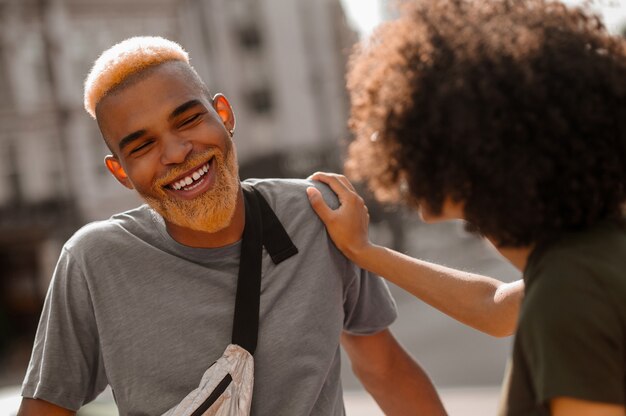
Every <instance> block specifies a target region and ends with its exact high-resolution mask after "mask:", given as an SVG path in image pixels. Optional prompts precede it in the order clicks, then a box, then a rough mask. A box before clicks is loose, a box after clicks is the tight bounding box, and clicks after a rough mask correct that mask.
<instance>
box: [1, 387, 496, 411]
mask: <svg viewBox="0 0 626 416" xmlns="http://www.w3.org/2000/svg"><path fill="white" fill-rule="evenodd" d="M439 393H440V395H441V398H442V400H443V402H444V405H445V407H446V409H447V411H448V413H449V416H486V415H495V414H496V409H497V402H498V395H499V388H498V387H495V386H491V387H465V388H443V389H440V390H439ZM20 399H21V398H20V396H19V388H18V387H10V388H3V389H0V416H15V415H16V414H17V409H18V408H19V403H20ZM344 400H345V406H346V415H347V416H384V413H383V412H382V411H381V410H380V408H379V407H378V405H377V404H376V402H374V400H373V399H372V398H371V397H370V396H369V395H367V394H366V393H364V392H363V391H358V390H353V391H346V392H345V394H344ZM116 415H117V408H116V407H115V404H114V403H113V397H112V396H111V395H110V393H109V392H108V391H106V392H105V393H104V394H103V395H102V396H101V397H99V398H98V399H96V401H94V402H92V403H90V404H89V405H87V406H85V407H84V408H83V409H81V410H80V412H78V416H116Z"/></svg>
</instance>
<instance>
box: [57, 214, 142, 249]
mask: <svg viewBox="0 0 626 416" xmlns="http://www.w3.org/2000/svg"><path fill="white" fill-rule="evenodd" d="M152 215H153V214H152V211H151V210H150V208H149V207H148V206H147V205H142V206H140V207H137V208H134V209H131V210H128V211H124V212H120V213H118V214H115V215H113V216H111V217H110V218H107V219H105V220H98V221H93V222H90V223H88V224H85V225H84V226H82V227H81V228H80V229H78V230H77V231H76V232H75V233H74V234H73V235H72V236H71V237H70V238H69V239H68V240H67V242H66V243H65V248H66V249H67V250H69V251H70V252H75V251H82V252H88V251H90V250H92V249H93V248H95V247H102V246H105V245H106V244H107V242H111V243H114V242H115V241H118V242H119V239H120V238H122V237H123V236H124V235H127V234H128V233H129V232H130V233H133V230H135V229H137V228H140V227H141V224H146V223H147V222H150V221H151V219H150V218H151V216H152Z"/></svg>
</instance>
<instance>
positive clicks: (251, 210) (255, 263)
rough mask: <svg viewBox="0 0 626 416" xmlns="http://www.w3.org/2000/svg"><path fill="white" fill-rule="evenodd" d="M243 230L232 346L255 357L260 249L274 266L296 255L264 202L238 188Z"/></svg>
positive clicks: (253, 192)
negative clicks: (264, 251)
mask: <svg viewBox="0 0 626 416" xmlns="http://www.w3.org/2000/svg"><path fill="white" fill-rule="evenodd" d="M241 187H242V189H243V196H244V204H245V211H246V213H245V218H246V219H245V221H246V223H245V226H244V230H243V238H242V242H241V257H240V260H239V275H238V277H237V295H236V298H235V317H234V322H233V336H232V343H233V344H236V345H239V346H241V347H243V348H245V349H246V350H247V351H248V352H249V353H250V354H254V351H255V350H256V345H257V339H258V335H259V306H260V297H261V268H262V257H263V246H265V249H266V250H267V252H268V253H269V254H270V257H271V258H272V261H273V262H274V264H278V263H280V262H282V261H284V260H286V259H288V258H289V257H291V256H293V255H295V254H297V253H298V249H297V248H296V246H295V245H294V244H293V242H292V241H291V238H289V235H288V234H287V232H286V231H285V229H284V227H283V225H282V224H281V223H280V220H279V219H278V217H276V214H275V213H274V211H272V208H271V207H270V206H269V204H268V203H267V201H266V200H265V198H263V196H262V195H261V194H260V193H259V192H258V191H257V190H256V189H254V188H253V187H252V186H251V185H249V184H244V183H242V184H241Z"/></svg>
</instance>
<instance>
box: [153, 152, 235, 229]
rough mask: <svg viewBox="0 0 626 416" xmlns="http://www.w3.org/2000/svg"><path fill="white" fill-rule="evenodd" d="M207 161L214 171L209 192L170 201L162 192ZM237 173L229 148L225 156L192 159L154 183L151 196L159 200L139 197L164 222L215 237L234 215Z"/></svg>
mask: <svg viewBox="0 0 626 416" xmlns="http://www.w3.org/2000/svg"><path fill="white" fill-rule="evenodd" d="M211 157H214V158H215V160H214V161H213V163H212V166H211V169H214V172H213V175H215V183H214V184H213V187H212V188H211V189H209V190H207V191H206V192H205V193H203V194H202V195H199V196H198V197H196V198H194V199H191V200H182V199H174V198H172V196H171V195H169V194H168V193H167V192H165V191H164V190H163V186H164V185H167V184H169V183H171V182H172V181H173V180H174V179H176V178H177V177H178V176H180V175H181V174H183V173H185V172H186V171H188V170H189V169H192V168H193V167H194V166H197V165H199V164H200V163H202V162H204V161H207V160H210V159H211ZM237 171H238V170H237V158H236V156H235V151H234V149H233V147H232V145H231V146H229V147H228V148H227V149H226V155H224V154H223V153H222V152H220V151H219V150H215V149H212V150H209V151H207V152H204V153H202V154H199V155H196V156H194V157H193V158H192V159H191V160H189V162H188V163H186V164H185V166H181V167H180V168H176V169H174V170H172V171H170V172H168V174H167V176H166V177H164V178H160V179H159V180H157V181H156V183H155V185H154V189H153V193H154V194H155V195H160V196H161V198H156V197H153V196H148V195H142V197H143V198H144V199H145V200H146V202H147V203H148V205H150V206H151V207H152V208H153V209H154V210H155V211H156V212H158V213H159V214H160V215H161V216H162V217H163V218H164V219H165V220H166V221H168V222H171V223H173V224H176V225H178V226H180V227H185V228H189V229H192V230H195V231H203V232H206V233H215V232H217V231H220V230H223V229H224V228H226V227H227V226H228V225H229V224H230V223H231V221H232V219H233V216H234V214H235V208H236V205H237V196H238V193H239V175H238V172H237Z"/></svg>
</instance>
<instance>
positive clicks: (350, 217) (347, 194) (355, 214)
mask: <svg viewBox="0 0 626 416" xmlns="http://www.w3.org/2000/svg"><path fill="white" fill-rule="evenodd" d="M309 179H311V180H315V181H320V182H324V183H325V184H327V185H328V186H330V188H331V189H332V190H333V191H334V192H335V193H336V194H337V197H338V198H339V204H340V205H339V208H337V209H336V210H332V209H331V208H330V207H329V206H328V205H326V202H325V201H324V198H323V197H322V194H321V193H320V191H319V190H317V189H315V188H314V187H309V188H307V190H306V192H307V195H308V197H309V201H310V202H311V206H312V207H313V210H314V211H315V212H316V213H317V215H318V216H319V217H320V219H321V220H322V221H323V222H324V224H325V225H326V229H327V230H328V234H329V235H330V237H331V238H332V240H333V242H334V243H335V245H336V246H337V248H339V250H341V252H342V253H343V254H344V255H345V256H346V257H348V258H349V259H350V260H352V261H353V262H355V263H357V264H359V257H360V256H361V255H363V254H364V253H365V251H366V249H367V248H369V247H370V246H371V245H372V244H371V243H370V241H369V236H368V233H367V232H368V224H369V218H370V215H369V212H368V210H367V206H365V203H364V202H363V198H361V197H360V196H359V195H358V194H357V193H356V191H355V190H354V187H353V186H352V184H351V183H350V181H349V180H348V179H347V178H346V177H345V176H343V175H338V174H335V173H323V172H316V173H314V174H313V175H311V176H309Z"/></svg>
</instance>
